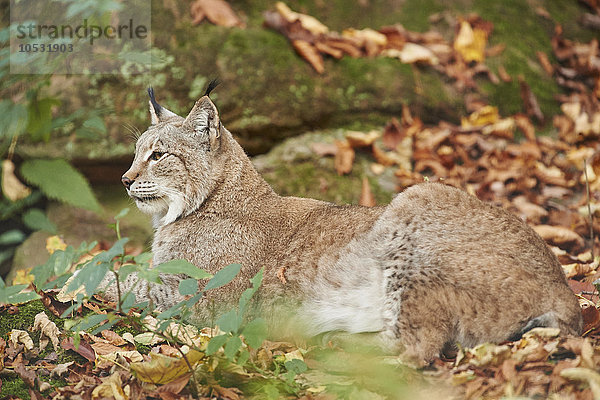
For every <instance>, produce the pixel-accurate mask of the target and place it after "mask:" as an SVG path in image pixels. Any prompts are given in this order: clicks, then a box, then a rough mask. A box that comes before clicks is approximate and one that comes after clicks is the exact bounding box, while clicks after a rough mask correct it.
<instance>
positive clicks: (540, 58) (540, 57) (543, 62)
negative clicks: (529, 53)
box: [535, 51, 554, 76]
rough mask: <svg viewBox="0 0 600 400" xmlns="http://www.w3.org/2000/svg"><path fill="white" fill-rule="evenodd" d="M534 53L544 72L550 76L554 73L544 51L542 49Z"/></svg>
mask: <svg viewBox="0 0 600 400" xmlns="http://www.w3.org/2000/svg"><path fill="white" fill-rule="evenodd" d="M535 55H536V56H537V59H538V61H539V62H540V65H541V66H542V68H543V69H544V71H545V72H546V74H547V75H548V76H552V75H553V74H554V67H553V66H552V64H551V63H550V60H549V59H548V56H547V55H546V53H544V52H543V51H536V52H535Z"/></svg>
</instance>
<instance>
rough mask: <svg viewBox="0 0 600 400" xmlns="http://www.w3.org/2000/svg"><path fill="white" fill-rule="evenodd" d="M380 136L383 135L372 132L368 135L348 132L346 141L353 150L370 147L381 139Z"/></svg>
mask: <svg viewBox="0 0 600 400" xmlns="http://www.w3.org/2000/svg"><path fill="white" fill-rule="evenodd" d="M380 136H381V133H380V132H379V131H370V132H368V133H364V132H358V131H348V132H346V140H347V141H348V144H349V145H350V147H352V148H356V147H367V146H370V145H371V144H373V142H375V140H377V139H379V137H380Z"/></svg>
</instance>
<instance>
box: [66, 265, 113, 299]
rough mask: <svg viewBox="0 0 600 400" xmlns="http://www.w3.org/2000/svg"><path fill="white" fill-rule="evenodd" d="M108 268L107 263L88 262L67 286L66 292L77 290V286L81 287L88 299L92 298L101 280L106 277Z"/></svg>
mask: <svg viewBox="0 0 600 400" xmlns="http://www.w3.org/2000/svg"><path fill="white" fill-rule="evenodd" d="M108 266H109V265H108V263H105V262H101V263H97V262H93V260H92V261H90V262H89V263H88V264H86V266H85V267H83V268H82V269H80V270H79V273H78V274H77V276H75V278H73V280H72V281H71V283H70V284H69V287H68V288H67V291H69V292H70V291H73V290H77V289H78V288H79V286H81V285H83V286H84V287H85V293H86V295H87V296H88V297H90V296H92V295H93V294H94V293H95V292H96V289H97V288H98V285H99V284H100V282H102V279H104V277H105V276H106V273H107V272H108Z"/></svg>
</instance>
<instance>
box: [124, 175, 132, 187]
mask: <svg viewBox="0 0 600 400" xmlns="http://www.w3.org/2000/svg"><path fill="white" fill-rule="evenodd" d="M121 182H123V185H125V187H126V188H127V189H129V187H130V186H131V185H132V184H133V179H130V178H128V177H127V175H123V176H122V177H121Z"/></svg>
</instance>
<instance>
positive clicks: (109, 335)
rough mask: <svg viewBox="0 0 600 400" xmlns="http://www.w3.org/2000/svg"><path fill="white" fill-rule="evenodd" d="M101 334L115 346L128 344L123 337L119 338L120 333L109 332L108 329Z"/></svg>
mask: <svg viewBox="0 0 600 400" xmlns="http://www.w3.org/2000/svg"><path fill="white" fill-rule="evenodd" d="M100 334H101V335H102V337H103V338H104V339H106V340H108V341H109V342H110V343H111V344H113V345H115V346H123V345H124V344H125V343H127V342H126V341H125V340H124V339H123V338H122V337H121V336H119V334H118V333H116V332H113V331H109V330H107V329H105V330H103V331H102V332H100Z"/></svg>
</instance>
